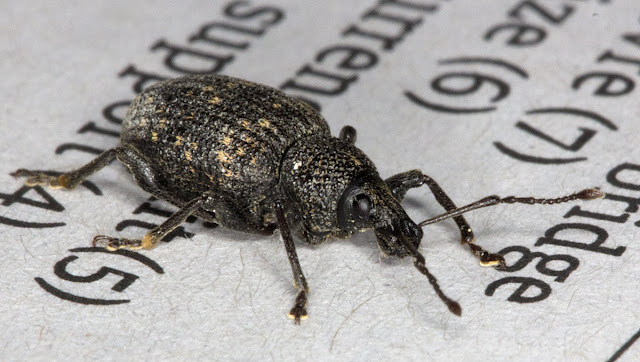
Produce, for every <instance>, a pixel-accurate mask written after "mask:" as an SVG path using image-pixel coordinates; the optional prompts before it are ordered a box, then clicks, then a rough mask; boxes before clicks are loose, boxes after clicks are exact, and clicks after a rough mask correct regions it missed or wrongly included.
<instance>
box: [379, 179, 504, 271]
mask: <svg viewBox="0 0 640 362" xmlns="http://www.w3.org/2000/svg"><path fill="white" fill-rule="evenodd" d="M385 182H386V183H387V185H389V188H391V191H392V192H393V194H394V195H395V196H396V198H397V199H398V200H402V199H404V197H405V195H406V194H407V191H409V189H412V188H415V187H420V186H422V185H424V184H426V185H427V186H428V187H429V190H431V193H433V196H435V198H436V200H437V201H438V203H439V204H440V205H442V207H443V208H444V209H445V210H447V211H451V210H454V209H456V208H457V207H456V205H455V204H454V202H453V200H451V198H450V197H449V196H448V195H447V194H446V193H445V192H444V190H443V189H442V188H441V187H440V185H438V183H437V182H436V181H435V180H434V179H432V178H431V177H429V176H427V175H425V174H423V173H422V171H420V170H410V171H406V172H403V173H399V174H397V175H394V176H391V177H389V178H388V179H386V180H385ZM453 220H454V221H455V222H456V224H457V225H458V229H459V230H460V236H461V242H462V244H463V245H468V246H469V248H470V249H471V252H472V253H473V255H475V256H476V257H477V258H478V259H479V260H480V265H482V266H488V267H505V265H506V264H505V261H504V257H502V255H499V254H493V253H490V252H488V251H486V250H484V249H483V248H482V247H481V246H479V245H477V244H475V243H474V241H475V236H474V235H473V230H471V226H469V223H467V220H465V218H464V217H463V216H461V215H459V216H456V217H454V218H453Z"/></svg>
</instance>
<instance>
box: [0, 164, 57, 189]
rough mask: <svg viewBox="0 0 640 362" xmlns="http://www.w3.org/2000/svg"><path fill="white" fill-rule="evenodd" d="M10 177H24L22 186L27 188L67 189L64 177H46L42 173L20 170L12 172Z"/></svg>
mask: <svg viewBox="0 0 640 362" xmlns="http://www.w3.org/2000/svg"><path fill="white" fill-rule="evenodd" d="M11 176H13V177H16V178H17V177H26V178H27V179H26V180H25V182H24V184H25V185H27V186H29V187H35V186H46V187H50V188H52V189H61V188H65V189H68V187H67V185H66V184H65V180H66V179H65V178H64V177H63V176H64V175H60V176H53V175H47V174H45V173H44V172H38V171H30V170H26V169H24V168H21V169H18V170H16V171H15V172H13V173H12V174H11Z"/></svg>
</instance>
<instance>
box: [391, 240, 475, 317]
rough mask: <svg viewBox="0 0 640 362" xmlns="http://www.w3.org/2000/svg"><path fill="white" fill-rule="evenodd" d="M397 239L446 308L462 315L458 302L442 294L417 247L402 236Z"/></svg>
mask: <svg viewBox="0 0 640 362" xmlns="http://www.w3.org/2000/svg"><path fill="white" fill-rule="evenodd" d="M399 239H400V241H401V242H402V244H403V245H404V246H405V247H406V248H407V249H409V252H410V253H411V255H412V256H413V265H415V267H416V269H418V270H419V271H420V273H422V274H424V275H426V276H427V279H429V283H431V286H432V287H433V290H435V292H436V294H437V295H438V297H440V300H442V302H444V304H446V305H447V308H449V311H450V312H451V313H453V314H455V315H457V316H460V315H462V308H461V307H460V304H458V302H456V301H454V300H452V299H451V298H449V297H447V295H446V294H444V292H443V291H442V289H440V285H439V284H438V280H437V279H436V277H435V276H433V274H431V272H429V269H427V266H426V265H425V260H424V256H422V254H420V252H419V251H418V249H416V247H415V246H413V244H411V242H410V241H409V240H407V239H406V238H403V237H401V238H399Z"/></svg>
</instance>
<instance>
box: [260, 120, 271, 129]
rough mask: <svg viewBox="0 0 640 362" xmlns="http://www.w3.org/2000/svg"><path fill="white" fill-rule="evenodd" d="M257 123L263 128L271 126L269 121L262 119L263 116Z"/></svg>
mask: <svg viewBox="0 0 640 362" xmlns="http://www.w3.org/2000/svg"><path fill="white" fill-rule="evenodd" d="M258 124H259V125H260V127H264V128H269V127H271V122H269V121H267V120H266V119H264V118H260V119H259V120H258Z"/></svg>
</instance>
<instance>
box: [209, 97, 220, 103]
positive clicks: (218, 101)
mask: <svg viewBox="0 0 640 362" xmlns="http://www.w3.org/2000/svg"><path fill="white" fill-rule="evenodd" d="M209 103H211V104H220V103H222V99H220V98H219V97H213V98H211V99H209Z"/></svg>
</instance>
